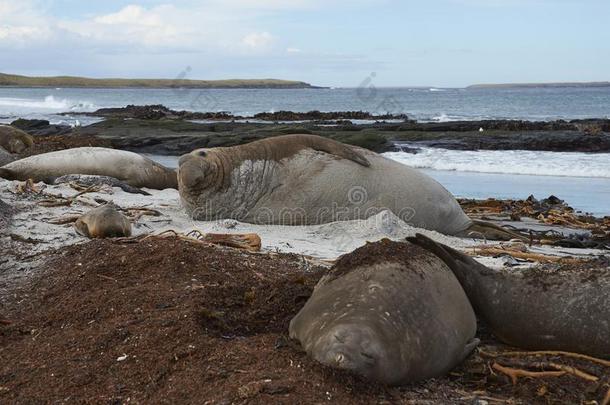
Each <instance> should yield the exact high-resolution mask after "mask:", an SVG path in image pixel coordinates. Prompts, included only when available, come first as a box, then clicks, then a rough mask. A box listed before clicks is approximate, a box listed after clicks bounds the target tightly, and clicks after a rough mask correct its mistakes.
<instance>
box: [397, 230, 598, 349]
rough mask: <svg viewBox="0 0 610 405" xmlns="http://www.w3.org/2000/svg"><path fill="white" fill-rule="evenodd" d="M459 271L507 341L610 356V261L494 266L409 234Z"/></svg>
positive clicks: (484, 317)
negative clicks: (508, 267) (510, 267)
mask: <svg viewBox="0 0 610 405" xmlns="http://www.w3.org/2000/svg"><path fill="white" fill-rule="evenodd" d="M408 240H409V241H411V242H413V243H416V244H418V245H420V246H422V247H424V248H425V249H427V250H429V251H430V252H432V253H434V254H435V255H437V256H438V257H439V258H441V259H442V260H443V261H444V262H445V263H447V265H448V266H449V267H450V268H451V270H453V272H454V273H455V275H456V276H457V278H458V279H459V280H460V283H461V284H462V287H463V288H464V290H465V291H466V294H468V298H469V299H470V302H471V303H472V306H473V307H474V309H475V312H476V313H477V315H479V316H480V317H481V319H482V320H483V321H485V323H486V324H488V325H489V327H490V328H491V331H492V332H493V334H494V335H496V336H497V337H498V338H499V339H500V340H502V341H503V342H504V343H507V344H509V345H512V346H517V347H521V348H524V349H530V350H562V351H569V352H577V353H583V354H589V355H592V356H597V357H602V358H605V359H608V358H610V293H609V291H610V262H609V261H608V259H607V258H601V259H597V260H594V261H591V262H584V263H579V264H563V265H562V264H554V265H540V266H539V267H535V268H530V269H526V270H523V271H516V270H514V269H513V270H511V271H510V272H508V271H503V270H492V269H489V268H487V267H485V266H483V265H482V264H480V263H479V262H477V261H476V260H474V259H473V258H471V257H470V256H467V255H465V254H463V253H461V252H458V251H456V250H454V249H452V248H450V247H447V246H445V245H442V244H440V243H437V242H435V241H433V240H431V239H429V238H427V237H425V236H423V235H420V234H418V235H417V236H416V237H415V238H408Z"/></svg>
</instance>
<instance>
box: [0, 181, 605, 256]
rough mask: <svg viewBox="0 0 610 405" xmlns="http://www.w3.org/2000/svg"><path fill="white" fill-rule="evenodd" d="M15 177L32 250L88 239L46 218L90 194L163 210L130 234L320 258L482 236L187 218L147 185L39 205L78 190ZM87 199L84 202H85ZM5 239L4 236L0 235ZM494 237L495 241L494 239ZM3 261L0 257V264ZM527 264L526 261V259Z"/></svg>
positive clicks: (78, 207) (16, 227)
mask: <svg viewBox="0 0 610 405" xmlns="http://www.w3.org/2000/svg"><path fill="white" fill-rule="evenodd" d="M18 184H19V182H16V181H14V182H11V181H6V180H1V179H0V199H1V200H3V201H5V202H6V203H8V204H10V205H11V206H13V207H15V208H17V209H18V213H17V214H16V215H15V216H14V217H13V220H12V222H11V224H10V226H9V229H8V233H9V234H13V235H18V236H19V237H22V238H31V239H34V240H36V241H40V243H34V244H27V248H28V250H29V252H30V253H31V254H35V253H40V252H43V251H46V250H48V249H52V248H59V247H62V246H66V245H71V244H75V243H82V242H85V241H87V239H86V238H84V237H82V236H80V235H78V234H77V233H76V232H75V230H74V228H73V227H72V225H54V224H50V223H49V222H48V221H49V220H52V219H57V218H60V217H63V216H66V215H74V214H82V213H85V212H87V211H88V210H90V209H91V208H92V205H94V204H97V203H96V202H95V201H94V200H95V199H98V198H101V199H104V200H107V201H113V202H114V203H115V204H117V205H119V206H120V207H122V208H132V207H147V208H153V209H156V210H158V211H160V212H161V213H162V214H163V216H160V217H153V216H143V217H141V218H140V219H139V220H138V221H137V223H136V224H135V225H134V227H133V231H134V235H139V234H150V233H159V232H162V231H165V230H169V229H172V230H175V231H178V232H188V231H190V230H193V229H198V230H200V231H202V232H212V233H251V232H253V233H257V234H258V235H259V236H260V237H261V239H262V243H263V250H264V251H272V252H290V253H297V254H302V255H307V256H312V257H315V258H319V259H335V258H336V257H338V256H339V255H341V254H344V253H347V252H350V251H352V250H354V249H355V248H357V247H359V246H362V245H363V244H365V243H366V242H367V241H377V240H380V239H382V238H390V239H393V240H399V239H404V238H405V237H407V236H411V235H414V234H415V233H416V232H420V233H423V234H425V235H427V236H429V237H431V238H433V239H435V240H437V241H439V242H441V243H444V244H446V245H449V246H452V247H454V248H457V249H460V250H466V249H468V248H469V247H472V246H475V245H479V244H481V243H483V241H481V240H476V241H475V240H473V239H465V238H456V237H451V236H446V235H442V234H439V233H437V232H433V231H428V230H424V229H418V228H414V227H411V226H409V225H407V224H406V223H404V222H403V221H402V220H400V219H399V218H398V217H396V216H395V215H394V214H392V213H391V212H388V211H384V212H381V213H380V214H378V215H377V216H375V217H371V218H369V219H368V220H363V221H344V222H334V223H329V224H324V225H314V226H271V225H252V224H246V223H240V222H237V221H234V220H220V221H211V222H203V221H194V220H192V219H190V218H188V217H187V216H186V214H185V212H184V211H183V210H182V208H181V206H180V200H179V195H178V192H177V191H176V190H172V189H168V190H163V191H159V190H147V191H148V192H150V193H151V194H152V195H151V196H143V195H139V194H129V193H126V192H124V191H122V190H121V189H119V188H116V187H115V188H107V189H105V190H103V191H102V192H96V193H88V194H85V195H83V196H81V197H78V199H77V201H76V202H75V203H73V204H72V206H70V207H66V206H63V207H51V208H49V207H42V206H40V205H39V204H38V203H39V201H40V200H41V199H43V198H48V195H63V196H73V195H75V194H76V193H77V192H76V191H75V190H74V189H72V188H70V187H69V186H68V185H45V184H43V183H39V184H38V185H37V186H38V187H41V188H43V194H44V196H43V195H36V194H17V193H16V192H15V190H16V187H17V185H18ZM87 202H88V203H89V204H87ZM3 240H7V238H6V237H4V238H2V239H0V241H3ZM494 243H495V242H494ZM531 250H532V252H535V253H544V254H553V255H568V254H571V255H575V256H588V255H595V254H601V253H602V252H601V251H594V250H583V249H564V248H552V247H535V248H532V249H531ZM477 259H480V261H481V262H482V263H484V264H485V265H487V266H490V267H495V268H498V267H502V266H504V263H505V262H506V259H504V258H489V257H478V258H477ZM1 265H2V264H1V263H0V266H1ZM526 265H527V264H526Z"/></svg>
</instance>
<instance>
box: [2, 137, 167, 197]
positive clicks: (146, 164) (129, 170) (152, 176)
mask: <svg viewBox="0 0 610 405" xmlns="http://www.w3.org/2000/svg"><path fill="white" fill-rule="evenodd" d="M67 174H90V175H100V176H109V177H114V178H116V179H119V180H122V181H124V182H125V183H127V184H129V185H130V186H133V187H148V188H154V189H159V190H163V189H166V188H178V180H177V178H176V172H175V171H174V170H171V169H169V168H167V167H165V166H162V165H160V164H159V163H156V162H154V161H152V160H150V159H148V158H146V157H144V156H142V155H139V154H137V153H133V152H128V151H124V150H115V149H108V148H94V147H84V148H74V149H65V150H60V151H56V152H49V153H43V154H41V155H35V156H30V157H27V158H25V159H20V160H17V161H15V162H12V163H9V164H8V165H5V166H3V167H1V168H0V177H2V178H5V179H8V180H27V179H33V180H34V181H44V182H45V183H53V181H54V180H55V179H56V178H58V177H61V176H65V175H67Z"/></svg>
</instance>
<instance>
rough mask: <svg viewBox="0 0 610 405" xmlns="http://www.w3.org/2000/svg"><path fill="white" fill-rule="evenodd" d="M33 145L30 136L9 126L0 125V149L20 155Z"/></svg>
mask: <svg viewBox="0 0 610 405" xmlns="http://www.w3.org/2000/svg"><path fill="white" fill-rule="evenodd" d="M33 144H34V138H33V137H32V135H30V134H28V133H26V132H23V131H22V130H20V129H19V128H15V127H11V126H10V125H0V147H2V148H4V149H6V151H7V152H10V153H21V152H23V151H24V150H26V149H27V148H29V147H30V146H32V145H33Z"/></svg>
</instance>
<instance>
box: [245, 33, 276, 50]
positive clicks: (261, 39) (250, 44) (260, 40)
mask: <svg viewBox="0 0 610 405" xmlns="http://www.w3.org/2000/svg"><path fill="white" fill-rule="evenodd" d="M273 41H274V38H273V35H271V34H270V33H268V32H252V33H250V34H248V35H246V36H244V37H243V38H242V40H241V43H242V44H243V45H245V46H246V47H247V48H249V49H253V50H257V49H267V48H269V47H270V46H271V44H272V43H273Z"/></svg>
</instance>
